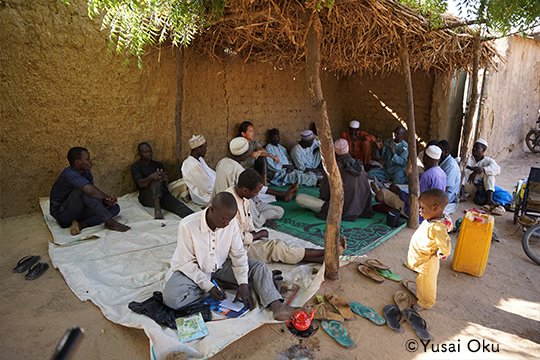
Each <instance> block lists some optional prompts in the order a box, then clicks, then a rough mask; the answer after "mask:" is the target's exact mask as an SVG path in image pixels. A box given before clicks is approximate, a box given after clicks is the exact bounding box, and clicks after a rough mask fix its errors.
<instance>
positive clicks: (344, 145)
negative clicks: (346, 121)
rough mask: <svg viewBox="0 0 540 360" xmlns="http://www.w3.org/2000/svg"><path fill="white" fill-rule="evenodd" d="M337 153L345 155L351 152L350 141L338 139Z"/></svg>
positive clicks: (335, 147) (335, 144)
mask: <svg viewBox="0 0 540 360" xmlns="http://www.w3.org/2000/svg"><path fill="white" fill-rule="evenodd" d="M334 149H335V150H336V154H338V155H344V154H346V153H348V152H349V143H348V142H347V140H345V139H337V140H336V142H335V143H334Z"/></svg>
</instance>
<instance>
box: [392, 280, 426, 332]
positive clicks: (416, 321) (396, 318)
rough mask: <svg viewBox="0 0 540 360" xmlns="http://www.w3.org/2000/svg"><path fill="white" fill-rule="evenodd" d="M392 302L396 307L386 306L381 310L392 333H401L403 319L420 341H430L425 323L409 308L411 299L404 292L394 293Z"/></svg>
mask: <svg viewBox="0 0 540 360" xmlns="http://www.w3.org/2000/svg"><path fill="white" fill-rule="evenodd" d="M394 302H395V303H396V305H392V304H390V305H386V306H385V307H384V309H383V313H384V317H385V318H386V323H387V324H388V327H389V328H390V329H392V330H394V331H397V332H401V331H403V328H402V327H401V322H402V320H403V319H405V320H406V321H407V322H408V323H409V325H411V327H412V328H413V330H414V332H415V333H416V335H418V337H419V338H420V339H421V340H431V334H430V333H429V331H428V330H427V325H426V321H425V320H424V319H423V318H422V317H421V316H420V315H419V314H418V312H417V311H416V310H414V309H412V308H411V306H412V305H413V304H412V299H411V297H410V296H409V295H408V294H407V293H405V292H404V291H396V293H395V294H394Z"/></svg>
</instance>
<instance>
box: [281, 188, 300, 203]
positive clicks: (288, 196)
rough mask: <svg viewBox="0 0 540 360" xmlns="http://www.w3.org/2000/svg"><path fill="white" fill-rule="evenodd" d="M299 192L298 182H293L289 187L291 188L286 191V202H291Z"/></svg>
mask: <svg viewBox="0 0 540 360" xmlns="http://www.w3.org/2000/svg"><path fill="white" fill-rule="evenodd" d="M297 193H298V184H294V183H293V184H291V186H290V187H289V190H287V192H286V193H285V196H284V198H283V199H284V200H285V201H286V202H289V201H291V200H292V198H293V197H294V195H296V194H297Z"/></svg>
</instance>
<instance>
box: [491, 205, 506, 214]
mask: <svg viewBox="0 0 540 360" xmlns="http://www.w3.org/2000/svg"><path fill="white" fill-rule="evenodd" d="M505 212H506V210H505V209H504V207H502V206H501V205H498V206H496V207H495V208H493V209H492V210H491V213H492V214H493V215H503V214H504V213H505Z"/></svg>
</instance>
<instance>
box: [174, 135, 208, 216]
mask: <svg viewBox="0 0 540 360" xmlns="http://www.w3.org/2000/svg"><path fill="white" fill-rule="evenodd" d="M189 147H190V148H191V153H190V155H189V156H188V158H187V159H186V160H184V162H183V163H182V176H183V177H184V181H185V183H186V185H187V187H188V189H189V195H190V196H191V200H193V202H194V203H195V204H199V205H204V206H207V205H208V204H210V200H211V196H212V191H213V190H214V184H215V182H216V172H215V171H214V170H212V169H211V168H210V167H209V166H208V165H207V164H206V161H204V156H205V155H206V149H207V144H206V139H205V138H204V136H203V135H197V136H195V135H193V137H192V138H191V139H189Z"/></svg>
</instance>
